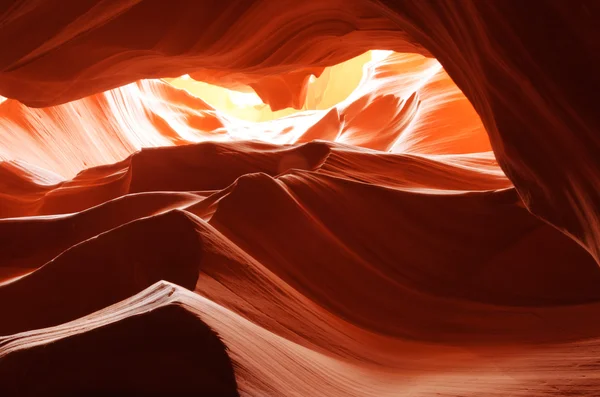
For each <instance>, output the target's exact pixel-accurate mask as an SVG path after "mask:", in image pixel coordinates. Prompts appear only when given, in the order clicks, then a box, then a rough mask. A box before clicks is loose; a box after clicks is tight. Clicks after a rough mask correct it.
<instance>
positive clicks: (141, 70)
mask: <svg viewBox="0 0 600 397" xmlns="http://www.w3.org/2000/svg"><path fill="white" fill-rule="evenodd" d="M598 17H600V3H599V2H597V1H595V0H571V1H560V0H546V1H539V2H538V1H536V2H529V1H523V0H502V1H500V0H498V1H479V0H464V1H456V0H436V1H427V0H396V1H393V0H386V1H372V0H305V1H296V0H281V1H272V0H237V1H236V0H218V1H201V2H200V1H195V0H172V1H169V2H164V1H162V0H121V1H111V0H80V1H71V2H64V1H60V0H45V1H42V0H27V1H6V2H3V4H2V5H1V6H0V48H1V49H2V51H0V95H2V96H6V97H8V98H14V99H17V100H19V101H21V102H23V103H24V104H26V105H29V106H34V107H42V106H49V105H55V104H59V103H64V102H67V101H71V100H74V99H78V98H82V97H84V96H88V95H91V94H93V93H97V92H101V91H105V90H107V89H110V88H114V87H118V86H121V85H123V84H126V83H130V82H132V81H136V80H139V79H142V78H158V77H176V76H180V75H182V74H190V75H192V76H193V77H194V78H196V79H202V76H203V75H205V76H207V77H208V76H211V77H210V79H211V81H214V80H215V78H216V77H215V76H217V77H218V81H223V82H224V84H226V85H235V84H243V85H253V84H255V85H256V84H257V83H258V82H259V81H261V80H263V79H264V78H266V77H269V76H274V75H275V76H285V75H286V74H293V73H294V72H295V71H298V70H306V69H310V68H322V67H325V66H330V65H333V64H336V63H339V62H342V61H344V60H347V59H350V58H352V57H354V56H357V55H359V54H361V53H363V52H365V51H366V50H369V49H388V50H394V51H396V52H415V53H420V54H423V55H426V56H433V57H435V58H437V59H438V60H439V61H440V62H441V64H442V65H443V66H444V68H445V69H446V70H447V72H448V73H449V75H450V76H451V77H452V79H453V80H454V81H455V83H456V84H457V85H458V86H459V87H460V88H461V89H462V91H463V92H464V93H465V95H466V96H467V97H468V98H469V100H470V101H471V102H472V104H473V106H474V107H475V109H476V110H477V112H478V113H479V115H480V117H481V119H482V121H483V123H484V125H485V128H486V130H487V132H488V134H489V136H490V140H491V143H492V146H493V149H494V152H495V154H496V157H497V159H498V161H499V163H500V164H501V166H502V168H503V170H504V171H505V173H506V174H507V176H508V177H509V178H510V179H511V180H512V181H513V183H514V185H515V186H516V188H517V190H518V192H519V194H520V196H521V198H522V199H523V201H524V202H525V204H526V205H527V207H528V208H529V209H530V211H532V212H533V213H534V214H536V215H538V216H540V217H541V218H543V219H544V220H546V221H548V222H549V223H551V224H553V225H554V226H556V227H557V228H558V229H560V230H562V231H563V232H565V233H566V234H568V235H569V236H571V237H573V238H574V239H575V240H576V241H578V242H579V243H580V244H581V245H583V246H584V247H586V249H587V250H588V251H589V252H590V253H592V255H594V257H595V258H596V260H599V259H600V220H599V218H600V137H599V134H598V131H599V130H600V112H598V110H597V105H596V99H595V98H596V95H597V93H598V92H599V91H600V77H599V76H598V74H597V65H598V64H599V61H600V51H599V48H598V47H599V44H598V43H599V41H598V38H600V27H599V26H598V23H597V20H598ZM32 27H35V29H32ZM297 91H298V92H301V91H302V90H301V89H298V90H297ZM265 96H266V97H268V95H267V94H265ZM289 100H290V101H292V102H293V100H294V98H293V96H292V97H290V99H289ZM278 106H279V104H278ZM493 226H494V225H490V227H493Z"/></svg>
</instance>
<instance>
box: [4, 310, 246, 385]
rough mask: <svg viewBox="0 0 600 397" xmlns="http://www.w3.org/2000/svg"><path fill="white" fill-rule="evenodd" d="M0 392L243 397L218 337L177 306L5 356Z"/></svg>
mask: <svg viewBox="0 0 600 397" xmlns="http://www.w3.org/2000/svg"><path fill="white" fill-rule="evenodd" d="M0 381H1V385H0V392H1V393H2V395H3V396H7V397H13V396H14V397H17V396H23V397H29V396H31V397H33V396H41V395H43V396H56V397H58V396H69V397H71V396H72V397H75V396H98V397H99V396H115V397H117V396H119V397H121V396H122V397H126V396H136V397H137V396H140V397H159V396H160V397H163V396H174V397H192V396H206V397H213V396H215V397H221V396H222V397H234V396H238V393H237V387H236V381H235V377H234V374H233V367H232V364H231V361H230V360H229V357H228V356H227V353H226V350H225V346H224V345H223V342H221V340H220V339H219V337H218V336H217V335H216V334H215V333H214V332H213V331H212V330H211V329H210V328H209V327H208V326H207V325H206V324H204V323H203V322H202V321H201V320H200V319H199V318H197V317H196V316H195V315H194V314H192V313H190V312H188V311H186V310H185V309H184V308H183V307H181V306H177V305H171V306H165V307H162V308H159V309H156V310H154V311H151V312H147V313H143V314H140V315H136V316H132V317H129V318H125V319H122V320H121V321H119V322H116V323H112V324H108V325H105V326H102V327H100V328H96V329H94V330H92V331H89V332H86V333H82V334H78V335H73V336H70V337H68V338H65V339H61V340H58V341H55V342H52V343H50V344H47V345H41V346H38V347H33V348H29V349H26V350H20V351H18V352H16V353H13V354H11V355H9V356H7V357H4V358H2V359H0Z"/></svg>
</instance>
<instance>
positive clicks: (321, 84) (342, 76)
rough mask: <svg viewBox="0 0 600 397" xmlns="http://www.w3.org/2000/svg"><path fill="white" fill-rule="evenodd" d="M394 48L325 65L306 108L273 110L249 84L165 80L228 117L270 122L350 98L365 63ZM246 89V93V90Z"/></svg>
mask: <svg viewBox="0 0 600 397" xmlns="http://www.w3.org/2000/svg"><path fill="white" fill-rule="evenodd" d="M391 53H392V51H378V50H373V51H368V52H366V53H364V54H362V55H360V56H358V57H356V58H352V59H350V60H348V61H346V62H343V63H340V64H338V65H334V66H331V67H328V68H325V70H324V71H323V73H322V74H321V75H320V76H319V77H315V76H314V75H311V76H310V78H309V81H308V88H307V94H306V100H305V102H304V106H303V107H302V109H293V108H287V109H283V110H278V111H272V110H271V108H270V107H269V105H267V104H265V103H263V101H262V100H261V99H260V97H259V96H258V95H257V94H256V92H254V90H253V89H252V88H250V87H248V86H245V87H241V88H240V89H239V90H231V89H228V88H224V87H220V86H216V85H212V84H208V83H204V82H202V81H196V80H194V79H192V78H190V77H189V75H184V76H181V77H178V78H174V79H164V81H166V82H168V83H170V84H171V85H173V86H174V87H177V88H182V89H185V90H186V91H187V92H189V93H190V94H192V95H194V96H196V97H198V98H201V99H202V100H204V101H205V102H206V103H208V104H209V105H211V106H212V107H214V108H215V109H217V110H218V111H220V112H223V113H224V114H226V115H228V116H232V117H235V118H238V119H241V120H246V121H255V122H262V121H269V120H274V119H278V118H282V117H286V116H291V115H293V114H296V113H298V112H301V111H303V110H325V109H329V108H331V107H332V106H335V105H337V104H338V103H340V102H341V101H343V100H344V99H346V98H347V97H348V96H349V95H350V94H351V93H352V92H353V91H354V90H355V89H356V88H357V87H358V86H359V84H360V82H361V79H362V77H363V74H364V66H365V65H366V64H367V63H368V62H370V61H379V60H383V59H385V58H386V57H387V56H388V55H390V54H391ZM242 91H243V92H242Z"/></svg>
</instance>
